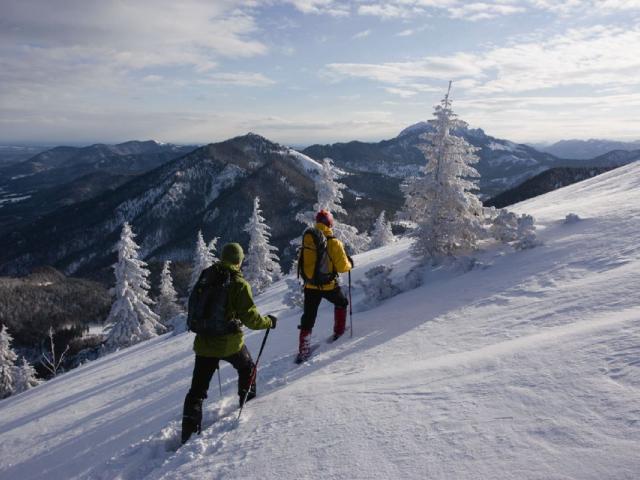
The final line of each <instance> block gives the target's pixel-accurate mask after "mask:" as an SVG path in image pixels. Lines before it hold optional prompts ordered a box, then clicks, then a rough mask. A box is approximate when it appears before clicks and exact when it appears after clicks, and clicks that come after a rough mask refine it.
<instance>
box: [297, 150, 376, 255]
mask: <svg viewBox="0 0 640 480" xmlns="http://www.w3.org/2000/svg"><path fill="white" fill-rule="evenodd" d="M337 179H338V173H337V172H336V169H335V167H334V165H333V161H332V160H331V159H330V158H325V159H324V160H323V161H322V169H321V170H320V172H319V173H318V176H317V177H316V179H315V187H316V191H317V194H318V197H317V198H318V201H317V202H316V204H315V205H314V207H313V208H314V209H315V212H305V213H299V214H298V215H297V216H296V219H297V220H298V221H299V222H301V223H304V224H305V225H307V226H313V225H314V223H315V222H314V218H315V214H316V212H319V211H320V210H322V209H324V210H328V211H330V212H331V213H332V214H333V215H334V217H335V215H336V214H342V215H346V213H347V211H346V210H345V209H344V208H343V207H342V197H343V195H342V190H344V189H345V188H347V187H346V185H344V184H343V183H340V182H338V180H337ZM333 233H334V234H335V236H336V237H337V238H338V239H340V240H341V241H342V242H343V243H344V244H345V245H346V246H347V247H348V248H349V250H350V251H351V252H352V253H359V252H363V251H365V250H366V249H367V248H368V247H369V242H370V238H369V236H368V235H366V234H364V233H359V232H358V229H357V228H356V227H354V226H352V225H349V224H347V223H343V222H339V221H338V220H337V219H336V220H335V225H334V226H333Z"/></svg>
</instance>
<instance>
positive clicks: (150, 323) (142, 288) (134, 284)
mask: <svg viewBox="0 0 640 480" xmlns="http://www.w3.org/2000/svg"><path fill="white" fill-rule="evenodd" d="M134 237H135V235H134V233H133V232H132V231H131V227H130V226H129V224H128V223H125V224H124V225H123V226H122V234H121V235H120V241H119V242H118V245H117V250H118V262H117V263H116V264H115V265H114V266H113V269H114V271H115V276H116V285H115V288H114V291H115V297H116V299H115V301H114V303H113V305H112V306H111V311H110V312H109V316H108V317H107V323H108V324H111V326H110V327H109V332H108V334H107V341H106V345H107V347H108V348H110V349H117V348H122V347H128V346H130V345H134V344H136V343H138V342H141V341H142V340H147V339H149V338H152V337H155V336H156V335H157V334H158V333H162V332H164V331H165V328H164V327H163V326H162V324H160V323H159V320H160V317H159V316H158V315H157V314H156V313H154V312H153V311H152V310H151V308H150V306H151V305H152V304H153V301H152V300H151V298H149V282H148V281H147V278H148V277H149V270H148V269H147V264H146V263H145V262H143V261H142V260H140V259H139V258H138V249H139V247H138V245H137V244H136V242H135V241H134Z"/></svg>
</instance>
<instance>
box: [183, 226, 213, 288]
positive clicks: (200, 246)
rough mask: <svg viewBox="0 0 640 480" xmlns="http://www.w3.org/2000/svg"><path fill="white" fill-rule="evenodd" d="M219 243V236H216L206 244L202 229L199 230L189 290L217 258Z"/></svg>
mask: <svg viewBox="0 0 640 480" xmlns="http://www.w3.org/2000/svg"><path fill="white" fill-rule="evenodd" d="M217 243H218V237H214V238H213V239H212V240H211V241H210V242H209V244H206V243H205V241H204V237H203V236H202V230H199V231H198V238H197V239H196V250H195V254H194V256H193V270H192V271H191V280H190V281H189V291H191V290H193V287H194V285H195V284H196V282H197V281H198V278H200V274H201V273H202V271H203V270H205V269H207V268H209V267H210V266H211V265H213V262H215V261H216V260H217V258H216V255H215V251H216V244H217Z"/></svg>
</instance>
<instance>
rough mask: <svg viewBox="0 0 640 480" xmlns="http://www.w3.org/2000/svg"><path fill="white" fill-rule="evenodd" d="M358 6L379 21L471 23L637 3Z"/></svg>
mask: <svg viewBox="0 0 640 480" xmlns="http://www.w3.org/2000/svg"><path fill="white" fill-rule="evenodd" d="M358 3H359V5H358V7H357V12H358V14H359V15H371V16H376V17H380V18H383V19H393V18H403V19H409V18H414V17H416V16H421V15H430V14H437V15H442V16H445V17H450V18H455V19H461V20H467V21H472V22H473V21H480V20H491V19H494V18H498V17H503V16H508V15H515V14H519V13H524V12H528V11H536V10H537V11H548V12H552V13H555V14H558V15H561V16H566V15H575V14H580V15H593V16H597V15H603V14H605V15H606V14H610V13H615V12H623V11H627V12H629V11H640V1H638V0H564V1H557V0H497V1H466V0H361V1H360V2H358ZM406 31H407V32H409V31H410V30H406ZM407 35H410V33H407Z"/></svg>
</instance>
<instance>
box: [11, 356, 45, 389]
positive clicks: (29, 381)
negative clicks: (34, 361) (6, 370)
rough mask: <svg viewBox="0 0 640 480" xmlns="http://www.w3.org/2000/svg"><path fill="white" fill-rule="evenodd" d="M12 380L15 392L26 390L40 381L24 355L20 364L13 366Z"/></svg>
mask: <svg viewBox="0 0 640 480" xmlns="http://www.w3.org/2000/svg"><path fill="white" fill-rule="evenodd" d="M14 381H15V382H14V383H15V393H21V392H26V391H27V390H29V389H31V388H33V387H37V386H38V385H40V384H41V383H42V381H41V380H39V379H38V377H37V375H36V369H35V368H33V365H31V364H30V363H29V362H28V361H27V359H26V358H24V357H22V361H21V362H20V365H18V366H17V367H15V375H14Z"/></svg>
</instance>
